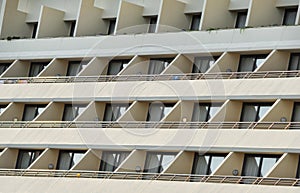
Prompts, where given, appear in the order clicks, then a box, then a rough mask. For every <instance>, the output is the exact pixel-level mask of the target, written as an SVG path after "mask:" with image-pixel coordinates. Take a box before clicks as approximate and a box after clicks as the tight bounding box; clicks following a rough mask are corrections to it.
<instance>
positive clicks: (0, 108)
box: [0, 105, 6, 114]
mask: <svg viewBox="0 0 300 193" xmlns="http://www.w3.org/2000/svg"><path fill="white" fill-rule="evenodd" d="M5 109H6V105H0V114H1V113H2V112H3V111H4V110H5Z"/></svg>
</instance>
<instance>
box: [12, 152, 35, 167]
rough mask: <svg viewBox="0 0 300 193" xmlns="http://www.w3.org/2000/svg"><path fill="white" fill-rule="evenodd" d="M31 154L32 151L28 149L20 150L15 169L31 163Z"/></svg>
mask: <svg viewBox="0 0 300 193" xmlns="http://www.w3.org/2000/svg"><path fill="white" fill-rule="evenodd" d="M31 156H32V152H30V151H20V152H19V156H18V161H17V167H16V169H27V168H28V167H29V165H30V164H31V162H30V160H31Z"/></svg>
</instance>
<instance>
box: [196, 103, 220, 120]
mask: <svg viewBox="0 0 300 193" xmlns="http://www.w3.org/2000/svg"><path fill="white" fill-rule="evenodd" d="M221 106H222V104H221V103H213V104H212V103H195V105H194V111H193V117H192V121H193V122H206V121H208V120H210V118H212V117H213V116H214V115H215V114H216V113H217V112H218V110H219V109H220V107H221Z"/></svg>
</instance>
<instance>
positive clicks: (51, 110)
mask: <svg viewBox="0 0 300 193" xmlns="http://www.w3.org/2000/svg"><path fill="white" fill-rule="evenodd" d="M63 112H64V103H56V102H50V103H49V104H48V106H47V108H46V109H45V110H44V111H43V112H42V113H41V114H40V115H39V116H38V117H37V118H36V121H61V120H62V116H63Z"/></svg>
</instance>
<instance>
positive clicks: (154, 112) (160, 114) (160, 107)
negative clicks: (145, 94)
mask: <svg viewBox="0 0 300 193" xmlns="http://www.w3.org/2000/svg"><path fill="white" fill-rule="evenodd" d="M173 106H174V104H173V103H165V104H164V103H150V105H149V110H148V116H147V121H160V120H162V118H164V117H165V116H166V115H167V114H168V113H169V112H170V111H171V110H172V108H173Z"/></svg>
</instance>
